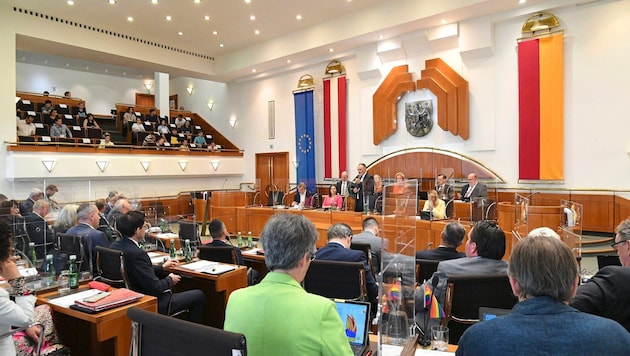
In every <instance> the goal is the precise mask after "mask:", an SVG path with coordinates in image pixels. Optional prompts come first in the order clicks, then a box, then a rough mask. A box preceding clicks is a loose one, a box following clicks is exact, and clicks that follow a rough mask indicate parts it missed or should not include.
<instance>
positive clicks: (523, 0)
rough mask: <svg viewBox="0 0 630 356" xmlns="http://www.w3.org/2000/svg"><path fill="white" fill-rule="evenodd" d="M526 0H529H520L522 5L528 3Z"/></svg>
mask: <svg viewBox="0 0 630 356" xmlns="http://www.w3.org/2000/svg"><path fill="white" fill-rule="evenodd" d="M526 2H527V0H518V3H519V4H521V5H522V4H524V3H526Z"/></svg>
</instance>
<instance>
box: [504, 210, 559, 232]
mask: <svg viewBox="0 0 630 356" xmlns="http://www.w3.org/2000/svg"><path fill="white" fill-rule="evenodd" d="M563 214H564V207H563V206H532V205H530V206H529V208H528V209H527V228H528V229H529V231H531V230H533V229H535V228H537V227H543V226H545V227H548V228H551V229H552V230H554V231H557V230H558V227H559V226H560V223H561V222H562V216H563ZM508 231H511V230H508Z"/></svg>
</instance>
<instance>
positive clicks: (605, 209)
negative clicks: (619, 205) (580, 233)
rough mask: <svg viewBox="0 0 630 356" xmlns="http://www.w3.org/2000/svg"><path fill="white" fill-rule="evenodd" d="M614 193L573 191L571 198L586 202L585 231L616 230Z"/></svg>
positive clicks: (583, 217) (583, 222)
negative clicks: (581, 192)
mask: <svg viewBox="0 0 630 356" xmlns="http://www.w3.org/2000/svg"><path fill="white" fill-rule="evenodd" d="M614 198H615V197H614V195H604V194H597V195H595V194H577V193H571V200H572V201H575V202H577V203H580V204H584V212H583V213H582V215H583V216H582V229H583V230H585V231H596V232H611V231H614V229H615V226H614V222H615V221H614V204H615V199H614Z"/></svg>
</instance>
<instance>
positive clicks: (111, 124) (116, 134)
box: [94, 116, 129, 145]
mask: <svg viewBox="0 0 630 356" xmlns="http://www.w3.org/2000/svg"><path fill="white" fill-rule="evenodd" d="M94 119H95V120H96V122H98V124H99V126H100V127H101V129H102V130H103V134H105V132H109V134H110V135H111V139H112V142H114V144H116V145H128V144H129V143H128V142H127V137H125V136H123V134H122V131H121V130H120V129H118V128H117V127H116V119H115V118H112V117H111V116H99V117H94Z"/></svg>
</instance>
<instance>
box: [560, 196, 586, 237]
mask: <svg viewBox="0 0 630 356" xmlns="http://www.w3.org/2000/svg"><path fill="white" fill-rule="evenodd" d="M560 205H562V206H563V207H564V214H563V216H562V222H561V224H560V228H561V229H563V230H566V231H570V232H572V233H574V234H577V235H580V236H582V221H583V219H584V205H583V204H580V203H577V202H574V201H571V200H565V199H562V200H560Z"/></svg>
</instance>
